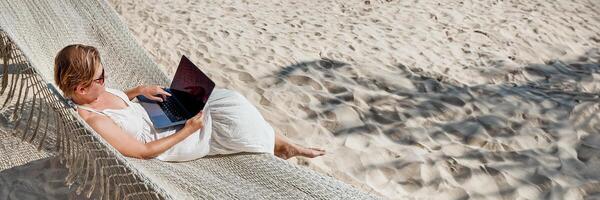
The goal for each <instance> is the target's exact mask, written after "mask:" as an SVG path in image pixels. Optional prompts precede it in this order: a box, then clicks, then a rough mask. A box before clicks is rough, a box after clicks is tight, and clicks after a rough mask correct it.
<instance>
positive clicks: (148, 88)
mask: <svg viewBox="0 0 600 200" xmlns="http://www.w3.org/2000/svg"><path fill="white" fill-rule="evenodd" d="M125 94H127V98H129V101H131V100H133V98H135V97H136V96H138V95H144V96H145V97H146V98H148V99H151V100H154V101H160V102H162V101H163V99H164V98H165V96H171V94H169V93H168V92H166V91H165V90H163V89H162V88H161V87H160V86H157V85H140V86H137V87H134V88H131V89H129V90H127V91H125Z"/></svg>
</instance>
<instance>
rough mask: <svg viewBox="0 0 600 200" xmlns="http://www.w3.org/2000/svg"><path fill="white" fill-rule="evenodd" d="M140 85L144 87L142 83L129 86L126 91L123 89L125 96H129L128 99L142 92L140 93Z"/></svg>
mask: <svg viewBox="0 0 600 200" xmlns="http://www.w3.org/2000/svg"><path fill="white" fill-rule="evenodd" d="M142 87H144V86H143V85H140V86H137V87H134V88H131V89H129V90H127V91H125V94H127V98H129V101H131V100H133V98H135V97H136V96H138V95H140V94H142V93H141V89H142Z"/></svg>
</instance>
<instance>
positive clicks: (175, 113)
mask: <svg viewBox="0 0 600 200" xmlns="http://www.w3.org/2000/svg"><path fill="white" fill-rule="evenodd" d="M169 98H170V97H167V99H166V100H165V101H163V102H158V105H159V106H160V108H162V109H163V111H164V112H165V114H166V115H167V117H169V119H171V121H173V122H177V121H181V120H185V116H186V112H185V111H184V110H182V108H181V107H180V106H178V105H177V103H176V102H175V101H174V100H173V99H169Z"/></svg>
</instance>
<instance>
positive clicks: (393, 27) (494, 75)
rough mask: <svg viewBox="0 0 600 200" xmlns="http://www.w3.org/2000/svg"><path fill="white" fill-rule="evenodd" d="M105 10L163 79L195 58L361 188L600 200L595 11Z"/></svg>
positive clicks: (464, 5)
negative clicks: (183, 57)
mask: <svg viewBox="0 0 600 200" xmlns="http://www.w3.org/2000/svg"><path fill="white" fill-rule="evenodd" d="M110 2H111V4H112V5H113V7H114V8H115V9H116V10H117V12H118V13H119V15H120V16H121V18H122V19H123V21H124V22H125V23H126V24H127V25H128V26H129V28H130V30H131V32H132V33H133V35H134V37H135V38H136V39H137V41H138V42H139V43H140V44H141V45H142V46H143V48H145V49H146V50H147V51H148V53H149V54H150V55H151V56H152V59H153V60H154V61H156V62H157V63H158V64H159V65H161V66H162V67H163V69H164V71H165V72H166V74H167V75H169V76H173V75H174V72H175V69H176V67H177V63H178V62H179V59H180V57H181V55H186V56H188V57H189V58H190V59H191V60H192V61H193V62H195V63H196V64H197V65H198V66H199V67H200V68H201V69H202V70H203V71H204V72H206V73H207V74H208V75H209V76H210V77H211V78H212V79H213V80H214V81H215V82H216V84H217V86H218V87H222V88H229V89H233V90H236V91H238V92H240V93H242V94H244V95H245V96H246V97H247V98H248V99H249V100H250V101H251V102H253V103H254V104H255V105H256V106H257V107H258V109H259V110H260V111H261V113H262V114H263V115H264V117H265V119H266V120H267V121H269V122H270V123H271V124H272V125H273V127H274V128H275V129H276V131H278V132H281V133H283V134H285V135H287V136H288V137H289V138H291V139H292V140H293V141H294V142H296V143H298V144H301V145H305V146H310V147H322V148H325V149H326V150H327V155H325V156H323V157H319V158H314V159H304V158H293V159H291V160H290V161H291V162H294V163H297V164H300V165H304V166H308V167H309V168H311V169H314V170H316V171H318V172H320V173H323V174H326V175H329V176H333V177H335V178H337V179H339V180H342V181H344V182H346V183H349V184H352V185H354V186H355V187H357V188H359V189H361V190H363V191H366V192H371V193H374V194H377V195H381V196H382V197H384V198H386V199H584V198H585V199H594V198H600V195H598V194H600V170H599V169H600V131H599V130H600V116H599V114H598V111H599V110H600V101H599V100H600V97H599V93H600V64H599V60H600V49H599V48H600V14H598V13H600V3H598V2H597V1H594V0H582V1H568V0H557V1H541V0H539V1H527V2H524V1H515V0H504V1H500V0H490V1H454V2H448V1H441V0H431V1H418V0H415V1H399V0H386V1H383V0H377V1H373V0H366V1H365V0H361V1H357V0H350V1H318V0H306V1H273V0H268V1H246V0H241V1H227V0H224V1H218V2H217V1H189V0H173V1H168V2H165V1H158V0H147V1H142V0H110ZM108 73H110V72H108ZM108 81H110V80H108Z"/></svg>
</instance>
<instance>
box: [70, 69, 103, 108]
mask: <svg viewBox="0 0 600 200" xmlns="http://www.w3.org/2000/svg"><path fill="white" fill-rule="evenodd" d="M93 78H94V79H93V80H92V83H91V84H90V86H88V87H84V86H80V87H77V91H76V92H75V94H76V95H78V96H80V97H81V98H82V99H85V100H87V101H95V100H96V99H98V97H99V96H100V95H101V94H102V93H103V92H104V79H105V76H104V67H102V65H100V66H99V67H98V68H97V69H96V71H95V72H94V76H93Z"/></svg>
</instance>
